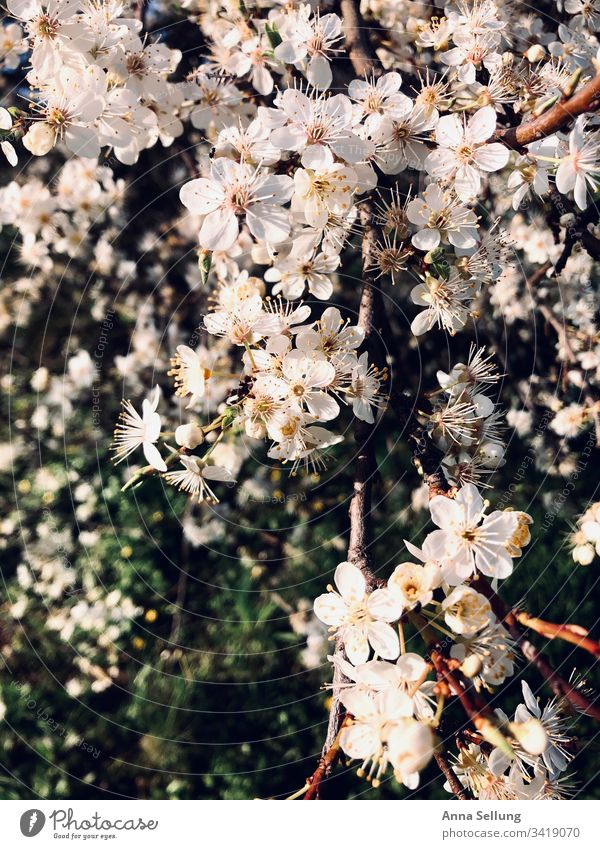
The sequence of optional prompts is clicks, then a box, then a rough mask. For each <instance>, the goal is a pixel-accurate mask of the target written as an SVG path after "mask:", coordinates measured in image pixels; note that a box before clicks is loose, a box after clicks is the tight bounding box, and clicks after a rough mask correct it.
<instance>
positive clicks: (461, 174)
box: [425, 106, 509, 201]
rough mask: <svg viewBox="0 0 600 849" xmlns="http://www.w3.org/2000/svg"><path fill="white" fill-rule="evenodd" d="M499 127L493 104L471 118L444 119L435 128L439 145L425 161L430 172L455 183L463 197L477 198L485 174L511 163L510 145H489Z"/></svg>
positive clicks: (455, 117) (462, 198) (454, 117)
mask: <svg viewBox="0 0 600 849" xmlns="http://www.w3.org/2000/svg"><path fill="white" fill-rule="evenodd" d="M495 129H496V111H495V109H494V108H493V107H492V106H484V107H483V109H478V110H477V112H475V114H474V115H473V116H472V117H471V118H469V120H468V121H464V120H463V121H461V120H460V118H458V117H457V116H456V115H445V116H444V117H443V118H440V120H439V121H438V125H437V127H436V129H435V140H436V142H437V144H438V145H439V146H438V148H437V149H436V150H432V151H431V153H430V154H429V156H428V157H427V159H426V160H425V168H426V169H427V172H428V173H429V174H431V176H432V177H436V178H440V179H444V180H447V181H448V182H451V183H452V184H453V186H454V191H455V192H456V194H457V195H458V197H459V198H460V199H461V200H464V201H467V200H471V199H472V198H474V197H477V195H478V193H479V189H480V186H481V173H482V172H491V171H499V170H500V169H501V168H504V166H505V165H506V163H507V162H508V157H509V151H508V148H506V147H504V145H503V144H500V143H499V142H492V143H491V144H486V142H487V140H488V139H489V138H490V137H491V136H492V135H493V134H494V131H495Z"/></svg>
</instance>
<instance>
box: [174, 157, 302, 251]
mask: <svg viewBox="0 0 600 849" xmlns="http://www.w3.org/2000/svg"><path fill="white" fill-rule="evenodd" d="M293 188H294V183H293V181H292V179H291V177H286V176H276V175H272V174H265V173H261V172H260V170H259V169H256V170H254V169H251V168H250V167H249V166H248V165H245V164H244V163H240V162H234V161H232V160H231V159H226V158H225V157H219V159H217V160H215V161H214V162H213V163H212V166H211V172H210V178H206V177H199V178H198V179H196V180H190V182H189V183H185V184H184V185H183V186H182V187H181V190H180V192H179V197H180V198H181V202H182V203H183V205H184V206H185V207H187V209H189V210H190V212H193V213H197V214H199V215H204V216H205V218H204V220H203V222H202V227H201V228H200V233H199V236H198V240H199V243H200V246H201V247H203V248H206V249H207V250H219V251H226V250H228V249H229V248H231V247H232V245H233V244H234V243H235V241H236V240H237V238H238V235H239V232H240V225H239V220H238V219H239V217H240V216H244V217H245V221H246V224H247V225H248V229H249V230H250V232H251V233H252V235H253V236H254V237H255V238H256V239H258V241H260V242H268V243H272V244H276V243H278V242H282V241H284V239H286V238H287V237H288V234H289V232H290V221H289V213H288V212H287V211H286V210H284V209H282V205H283V204H284V203H287V201H288V200H289V199H290V198H291V196H292V191H293Z"/></svg>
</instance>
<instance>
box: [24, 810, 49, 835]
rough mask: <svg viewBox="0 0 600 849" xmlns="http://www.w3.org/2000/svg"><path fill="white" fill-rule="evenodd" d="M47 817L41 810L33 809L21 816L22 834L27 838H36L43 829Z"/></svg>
mask: <svg viewBox="0 0 600 849" xmlns="http://www.w3.org/2000/svg"><path fill="white" fill-rule="evenodd" d="M45 823H46V816H45V814H44V813H42V811H40V810H39V808H31V810H29V811H25V813H24V814H22V815H21V822H20V825H21V834H23V835H25V837H35V836H36V834H39V833H40V831H41V830H42V829H43V827H44V825H45Z"/></svg>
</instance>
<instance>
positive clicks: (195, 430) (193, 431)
mask: <svg viewBox="0 0 600 849" xmlns="http://www.w3.org/2000/svg"><path fill="white" fill-rule="evenodd" d="M175 442H176V443H177V445H182V446H185V448H196V447H197V446H198V445H200V444H201V443H202V442H204V431H203V430H202V428H201V427H200V426H199V425H197V424H196V423H195V422H190V424H186V425H179V427H178V428H177V430H176V431H175Z"/></svg>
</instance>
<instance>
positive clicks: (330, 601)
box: [314, 562, 402, 665]
mask: <svg viewBox="0 0 600 849" xmlns="http://www.w3.org/2000/svg"><path fill="white" fill-rule="evenodd" d="M335 583H336V586H337V588H338V590H339V592H335V590H334V589H333V588H331V589H330V591H329V592H328V593H324V594H323V595H320V596H319V597H318V598H317V599H315V604H314V610H315V614H316V615H317V616H318V618H319V619H320V620H321V622H324V623H325V624H326V625H329V626H330V630H331V631H332V632H333V633H335V634H336V635H337V636H339V637H340V638H341V639H342V640H343V643H344V649H345V651H346V656H347V657H348V660H349V661H350V662H351V663H353V664H355V665H357V664H359V663H364V662H365V661H366V660H367V659H368V657H369V651H370V647H372V648H373V650H374V651H375V652H376V654H378V655H379V656H380V657H383V658H385V659H386V660H395V659H396V658H397V657H398V655H399V654H400V644H399V640H398V634H397V633H396V631H395V629H394V628H392V626H391V625H390V624H389V623H390V622H395V621H396V620H397V619H398V618H399V617H400V614H401V612H402V606H401V604H400V603H399V602H398V600H397V599H396V598H395V597H394V596H393V595H392V593H390V592H389V590H386V589H379V590H375V591H374V592H372V593H369V592H367V583H366V581H365V577H364V575H363V574H362V572H361V571H360V569H359V568H358V567H357V566H355V565H354V564H353V563H348V562H345V563H340V565H339V566H338V567H337V569H336V570H335Z"/></svg>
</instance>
